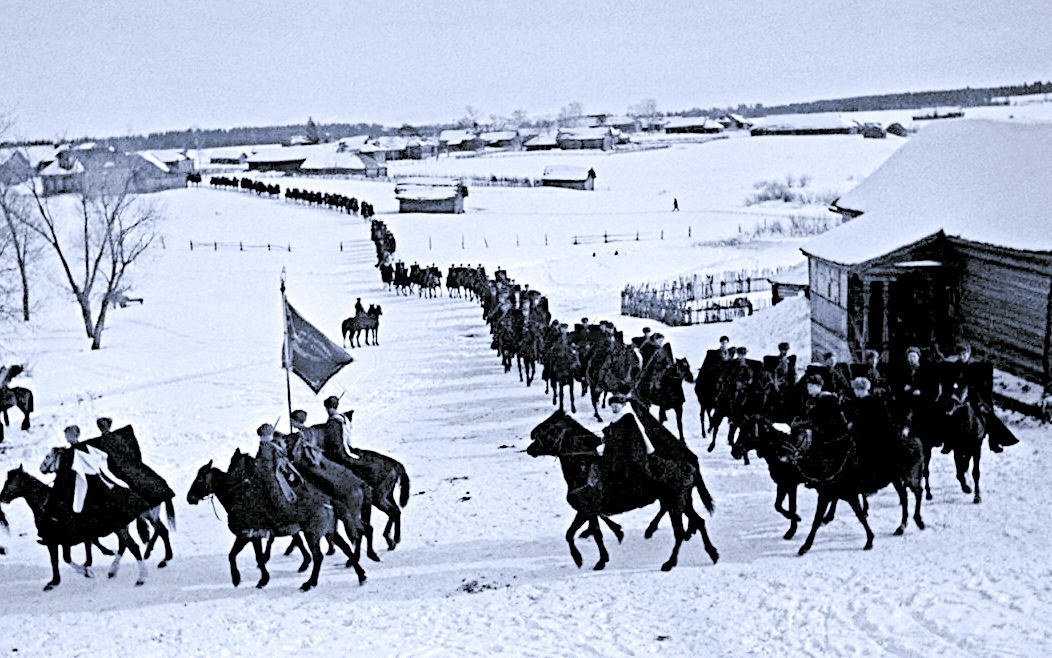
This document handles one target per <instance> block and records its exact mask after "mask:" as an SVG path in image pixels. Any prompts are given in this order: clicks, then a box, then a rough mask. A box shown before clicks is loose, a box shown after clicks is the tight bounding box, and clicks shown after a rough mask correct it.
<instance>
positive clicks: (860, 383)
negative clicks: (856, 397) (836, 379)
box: [851, 377, 873, 391]
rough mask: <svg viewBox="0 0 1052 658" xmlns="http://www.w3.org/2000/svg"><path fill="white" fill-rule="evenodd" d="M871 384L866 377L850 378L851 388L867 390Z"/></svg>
mask: <svg viewBox="0 0 1052 658" xmlns="http://www.w3.org/2000/svg"><path fill="white" fill-rule="evenodd" d="M871 386H873V384H872V383H870V381H869V378H868V377H855V378H854V379H852V380H851V388H853V389H854V390H856V391H868V390H869V389H870V387H871Z"/></svg>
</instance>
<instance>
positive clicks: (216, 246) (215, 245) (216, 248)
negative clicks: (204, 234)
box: [212, 242, 219, 251]
mask: <svg viewBox="0 0 1052 658" xmlns="http://www.w3.org/2000/svg"><path fill="white" fill-rule="evenodd" d="M212 247H213V249H212V251H219V243H218V242H213V243H212Z"/></svg>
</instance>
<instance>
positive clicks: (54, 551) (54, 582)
mask: <svg viewBox="0 0 1052 658" xmlns="http://www.w3.org/2000/svg"><path fill="white" fill-rule="evenodd" d="M47 550H48V553H50V554H51V582H50V583H48V584H47V585H44V591H45V592H50V591H51V590H53V589H55V588H56V587H58V584H59V583H60V582H62V578H61V577H60V576H59V575H58V544H48V546H47ZM577 566H581V565H580V564H578V565H577Z"/></svg>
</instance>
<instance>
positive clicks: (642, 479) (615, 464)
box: [597, 387, 656, 501]
mask: <svg viewBox="0 0 1052 658" xmlns="http://www.w3.org/2000/svg"><path fill="white" fill-rule="evenodd" d="M626 388H627V387H623V388H620V389H618V393H617V394H615V395H613V396H612V397H611V398H610V410H611V412H612V413H613V416H614V419H613V421H612V422H611V423H610V424H609V425H607V426H606V427H604V428H603V443H602V444H601V445H600V447H599V448H598V449H597V450H598V451H599V453H600V454H601V455H602V460H601V462H600V464H599V468H600V469H601V472H602V480H601V481H602V482H603V483H613V482H616V483H617V485H618V488H619V490H620V491H621V492H622V495H624V496H625V500H626V501H631V500H634V499H635V498H637V497H640V496H642V495H644V494H643V493H642V492H645V491H646V490H648V489H650V487H651V486H652V485H653V484H654V483H655V482H656V480H655V478H654V476H653V475H652V474H651V472H650V464H649V459H648V456H649V455H650V454H652V453H653V452H654V446H653V444H652V443H651V442H650V439H649V437H647V433H646V431H645V430H644V428H643V425H642V424H641V423H640V422H639V417H638V416H637V415H636V414H635V409H633V408H632V403H631V398H630V397H628V392H627V390H626ZM610 493H611V492H609V491H608V492H606V494H605V495H606V496H610Z"/></svg>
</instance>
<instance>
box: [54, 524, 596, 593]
mask: <svg viewBox="0 0 1052 658" xmlns="http://www.w3.org/2000/svg"><path fill="white" fill-rule="evenodd" d="M587 522H588V517H587V516H586V515H585V514H584V512H578V513H577V516H575V517H574V520H573V523H571V524H570V527H569V529H568V530H567V531H566V543H567V544H569V545H570V557H572V558H573V561H574V564H576V565H577V566H578V567H580V566H581V565H582V564H584V559H583V558H582V557H581V552H580V551H578V550H577V545H576V544H574V543H573V538H574V536H575V535H576V534H577V531H578V530H580V529H581V526H583V525H584V524H585V523H587ZM56 568H57V567H56ZM55 577H56V578H58V575H57V573H56V576H55ZM55 584H56V585H57V584H58V582H57V581H56V583H55Z"/></svg>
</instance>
